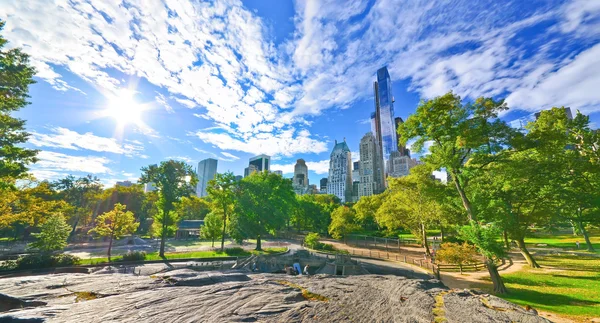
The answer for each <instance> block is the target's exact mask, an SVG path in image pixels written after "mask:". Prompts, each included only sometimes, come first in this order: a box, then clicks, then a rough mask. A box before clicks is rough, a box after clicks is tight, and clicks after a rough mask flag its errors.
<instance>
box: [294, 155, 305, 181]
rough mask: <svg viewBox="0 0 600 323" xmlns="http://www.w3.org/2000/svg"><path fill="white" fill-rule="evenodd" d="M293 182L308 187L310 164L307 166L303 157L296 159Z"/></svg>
mask: <svg viewBox="0 0 600 323" xmlns="http://www.w3.org/2000/svg"><path fill="white" fill-rule="evenodd" d="M292 183H293V184H294V186H298V187H308V166H306V162H305V161H304V159H302V158H300V159H298V160H296V165H295V166H294V181H293V182H292Z"/></svg>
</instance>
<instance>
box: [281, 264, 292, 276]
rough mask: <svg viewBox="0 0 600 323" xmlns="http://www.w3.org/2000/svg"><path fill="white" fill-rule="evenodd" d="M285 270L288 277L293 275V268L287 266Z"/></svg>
mask: <svg viewBox="0 0 600 323" xmlns="http://www.w3.org/2000/svg"><path fill="white" fill-rule="evenodd" d="M283 270H285V273H286V275H291V274H292V270H293V269H292V267H290V266H288V265H285V267H284V268H283Z"/></svg>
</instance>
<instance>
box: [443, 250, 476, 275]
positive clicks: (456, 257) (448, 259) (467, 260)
mask: <svg viewBox="0 0 600 323" xmlns="http://www.w3.org/2000/svg"><path fill="white" fill-rule="evenodd" d="M476 256H477V251H476V250H475V246H473V245H470V244H468V243H464V242H463V243H462V244H459V243H454V242H445V243H442V246H441V248H440V250H439V251H438V252H437V254H436V256H435V257H436V260H437V261H442V262H445V263H449V264H455V265H458V268H459V269H460V274H461V275H462V265H464V264H472V263H475V262H477V258H476Z"/></svg>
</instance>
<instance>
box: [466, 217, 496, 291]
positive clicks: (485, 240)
mask: <svg viewBox="0 0 600 323" xmlns="http://www.w3.org/2000/svg"><path fill="white" fill-rule="evenodd" d="M500 231H501V230H500V229H499V227H498V226H495V225H473V224H471V225H466V226H463V227H462V228H461V229H460V232H459V233H460V236H461V238H462V239H464V240H465V241H470V242H471V243H473V244H474V245H475V247H477V251H479V253H480V254H482V255H483V257H484V258H485V259H486V261H487V264H486V265H487V266H488V267H489V266H490V262H491V263H493V264H494V268H497V267H496V262H497V261H498V260H500V259H502V258H503V257H504V256H505V255H506V254H505V252H504V248H503V247H502V243H501V242H499V241H498V239H497V238H498V236H500V233H501V232H500ZM488 270H489V268H488ZM490 278H491V279H492V283H493V284H494V292H496V293H503V292H504V293H505V292H506V287H505V286H504V282H503V281H502V278H501V277H500V275H490Z"/></svg>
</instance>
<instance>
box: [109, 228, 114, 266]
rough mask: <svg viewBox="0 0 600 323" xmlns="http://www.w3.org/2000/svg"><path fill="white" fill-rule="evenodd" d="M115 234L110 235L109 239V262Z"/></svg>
mask: <svg viewBox="0 0 600 323" xmlns="http://www.w3.org/2000/svg"><path fill="white" fill-rule="evenodd" d="M112 242H113V235H112V234H111V235H110V240H109V241H108V262H110V251H111V249H112Z"/></svg>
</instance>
